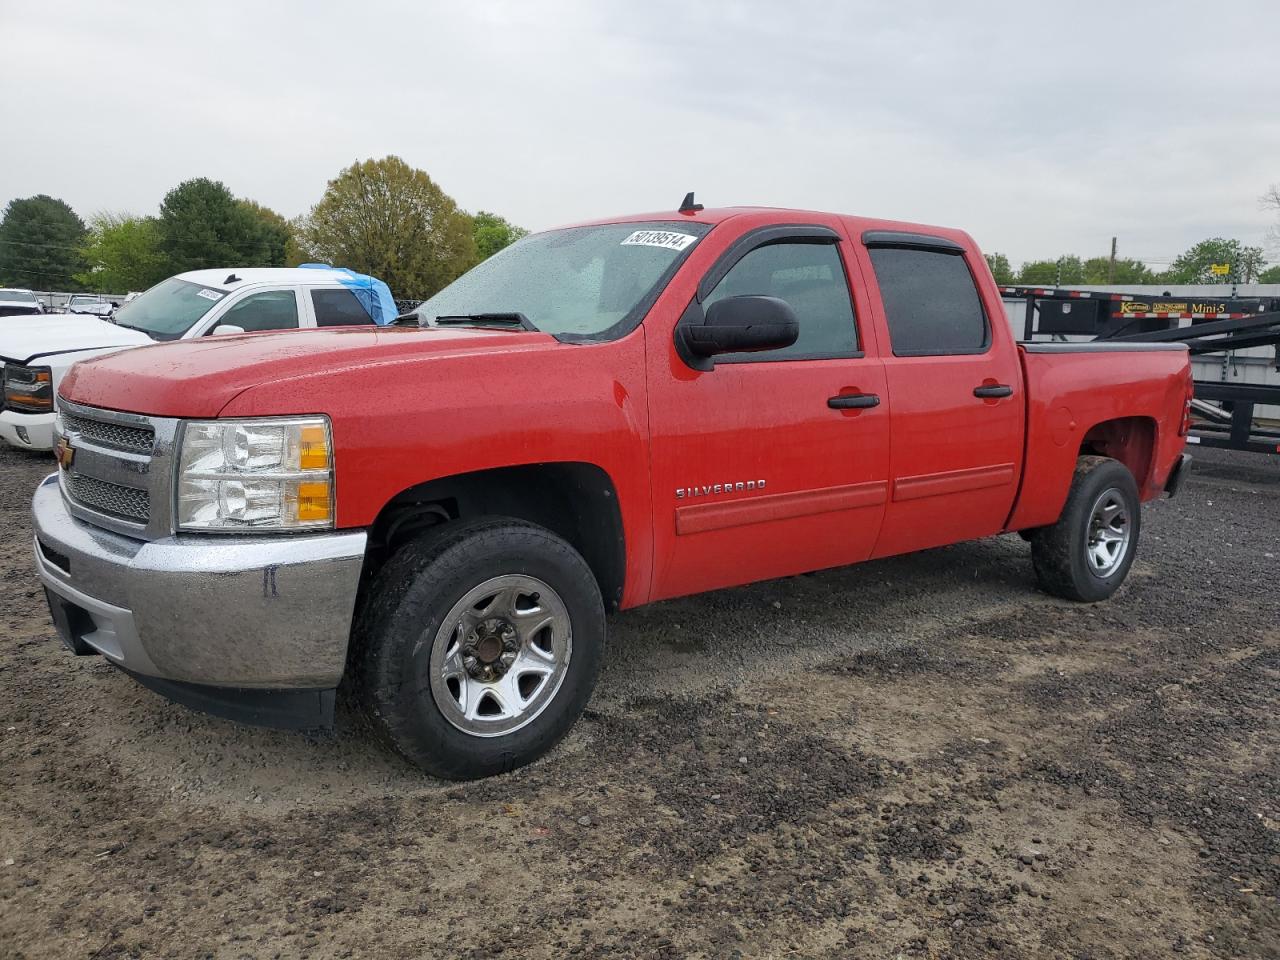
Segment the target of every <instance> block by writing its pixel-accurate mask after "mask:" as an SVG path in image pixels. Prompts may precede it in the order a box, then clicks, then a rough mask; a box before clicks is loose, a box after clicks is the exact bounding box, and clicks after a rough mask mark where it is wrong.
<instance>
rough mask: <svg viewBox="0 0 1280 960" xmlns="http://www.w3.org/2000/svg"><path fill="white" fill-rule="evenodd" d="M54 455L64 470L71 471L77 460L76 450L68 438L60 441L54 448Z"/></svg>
mask: <svg viewBox="0 0 1280 960" xmlns="http://www.w3.org/2000/svg"><path fill="white" fill-rule="evenodd" d="M53 455H54V457H56V458H57V460H58V466H60V467H62V469H63V470H70V469H71V464H72V463H74V462H75V459H76V448H75V447H73V446H72V445H71V444H70V443H69V442H68V441H67V438H66V437H62V438H61V439H60V440H58V445H57V446H56V447H54V448H53Z"/></svg>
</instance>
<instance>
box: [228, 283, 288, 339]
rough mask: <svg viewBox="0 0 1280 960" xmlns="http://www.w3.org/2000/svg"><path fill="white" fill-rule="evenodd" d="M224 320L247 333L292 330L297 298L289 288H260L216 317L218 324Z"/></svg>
mask: <svg viewBox="0 0 1280 960" xmlns="http://www.w3.org/2000/svg"><path fill="white" fill-rule="evenodd" d="M224 323H227V324H232V325H234V326H237V327H242V328H243V329H244V330H245V331H246V332H248V333H252V332H253V331H256V330H295V329H297V327H298V298H297V296H296V295H295V294H294V292H293V291H292V290H264V291H262V292H261V293H253V294H250V295H249V296H247V297H245V298H244V299H243V300H241V301H240V302H239V303H237V304H236V305H235V306H233V307H232V308H231V309H230V310H228V311H227V312H226V313H224V314H223V315H222V316H221V317H220V318H219V319H218V324H224ZM215 329H216V327H215Z"/></svg>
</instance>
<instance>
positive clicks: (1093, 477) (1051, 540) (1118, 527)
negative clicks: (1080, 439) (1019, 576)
mask: <svg viewBox="0 0 1280 960" xmlns="http://www.w3.org/2000/svg"><path fill="white" fill-rule="evenodd" d="M1141 528H1142V507H1141V502H1140V501H1139V499H1138V486H1137V484H1136V483H1135V482H1134V479H1133V474H1131V473H1130V472H1129V470H1128V468H1127V467H1125V465H1124V464H1122V463H1120V462H1119V461H1117V460H1112V459H1111V458H1109V457H1093V456H1089V457H1081V458H1080V459H1079V460H1078V461H1077V462H1076V470H1075V476H1074V478H1073V479H1072V481H1071V490H1070V492H1069V493H1068V494H1067V502H1066V505H1065V506H1064V507H1063V510H1062V516H1061V517H1059V518H1058V522H1057V523H1055V524H1053V526H1050V527H1042V528H1040V529H1039V530H1036V531H1035V532H1034V533H1033V534H1032V536H1031V561H1032V564H1033V565H1034V567H1035V571H1036V578H1037V579H1038V580H1039V581H1040V586H1041V587H1042V588H1043V589H1044V590H1045V591H1046V592H1048V593H1051V594H1053V595H1054V596H1058V597H1062V598H1064V599H1066V600H1078V601H1081V602H1084V603H1096V602H1097V601H1099V600H1105V599H1106V598H1107V597H1109V596H1111V595H1112V594H1113V593H1115V592H1116V590H1118V589H1119V588H1120V584H1122V583H1124V580H1125V577H1127V576H1128V574H1129V568H1130V567H1132V566H1133V560H1134V557H1135V556H1136V555H1137V552H1138V534H1139V533H1140V531H1141Z"/></svg>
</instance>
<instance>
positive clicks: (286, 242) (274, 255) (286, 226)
mask: <svg viewBox="0 0 1280 960" xmlns="http://www.w3.org/2000/svg"><path fill="white" fill-rule="evenodd" d="M240 203H241V204H242V205H243V206H244V208H245V209H246V210H248V211H249V212H250V213H251V214H253V216H254V218H255V219H256V220H257V221H258V224H259V229H260V230H261V242H262V245H263V256H265V258H266V264H265V265H266V266H270V267H283V266H285V265H286V264H288V262H289V256H290V254H291V253H292V252H293V250H294V249H295V245H294V239H293V224H292V223H290V222H289V221H288V220H286V219H285V218H284V217H282V216H281V215H280V214H278V213H276V212H275V211H274V210H272V209H271V208H270V207H264V206H263V205H262V204H260V203H257V202H255V201H253V200H241V201H240ZM294 265H295V266H296V264H294Z"/></svg>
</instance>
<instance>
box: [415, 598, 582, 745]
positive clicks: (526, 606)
mask: <svg viewBox="0 0 1280 960" xmlns="http://www.w3.org/2000/svg"><path fill="white" fill-rule="evenodd" d="M572 653H573V633H572V629H571V627H570V623H569V611H568V609H567V608H566V607H565V604H564V601H563V600H561V599H560V595H559V594H558V593H556V591H555V590H553V589H552V588H551V587H550V586H548V585H547V584H546V583H544V582H543V581H541V580H539V579H537V578H536V577H529V576H525V575H523V574H510V575H507V576H502V577H494V578H493V579H491V580H486V581H485V582H484V583H482V584H480V585H479V586H477V587H475V588H473V589H472V590H470V591H468V592H467V594H466V595H465V596H463V598H462V599H461V600H459V601H458V602H457V603H456V604H454V605H453V609H451V610H450V611H449V614H448V616H446V617H445V619H444V622H443V624H441V626H440V629H439V630H438V631H437V632H436V635H435V638H434V640H433V641H432V643H431V661H430V671H431V684H430V686H431V696H432V697H433V698H434V700H435V703H436V706H437V707H438V708H439V709H440V712H441V713H442V714H443V715H444V717H445V719H446V720H448V721H449V723H451V724H452V725H453V726H455V727H457V728H458V729H459V730H461V731H462V732H463V733H469V734H471V735H472V736H476V737H497V736H501V735H503V734H507V733H511V732H512V731H514V730H519V729H520V728H521V727H523V726H524V725H525V724H527V723H529V722H531V721H532V720H533V719H534V718H535V717H537V716H538V715H539V714H540V713H542V711H543V710H545V709H546V708H547V705H548V704H550V703H551V701H552V700H553V699H554V698H555V695H556V693H557V692H558V691H559V689H560V684H561V683H563V682H564V677H565V672H566V670H567V669H568V667H569V657H570V655H571V654H572Z"/></svg>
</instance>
